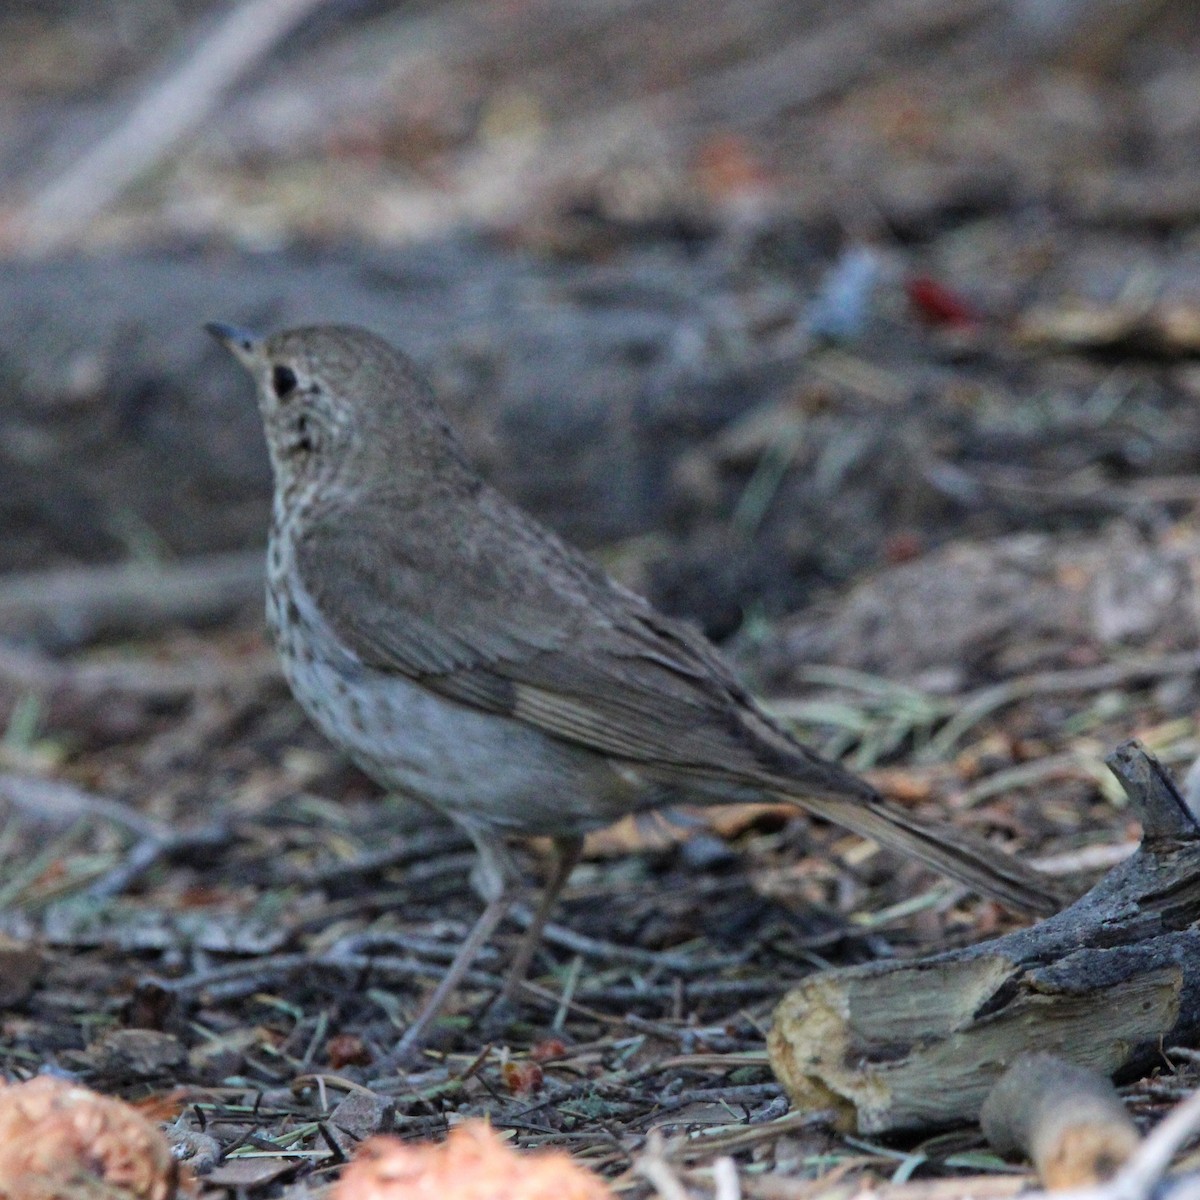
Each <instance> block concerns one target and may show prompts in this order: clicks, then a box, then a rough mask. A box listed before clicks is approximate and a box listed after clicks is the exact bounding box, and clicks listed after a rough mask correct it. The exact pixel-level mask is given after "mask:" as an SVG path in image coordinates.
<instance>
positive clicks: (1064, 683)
mask: <svg viewBox="0 0 1200 1200" xmlns="http://www.w3.org/2000/svg"><path fill="white" fill-rule="evenodd" d="M1198 670H1200V651H1197V650H1187V651H1183V652H1181V653H1179V654H1161V655H1152V656H1143V657H1141V658H1135V659H1131V660H1130V661H1128V662H1123V663H1111V664H1106V665H1105V666H1102V667H1087V668H1083V669H1080V670H1072V671H1043V672H1039V673H1037V674H1034V675H1022V676H1020V677H1019V678H1017V679H1006V680H1005V681H1004V682H1003V683H997V684H994V685H992V686H990V687H985V688H981V689H980V690H979V691H976V692H972V693H970V694H969V695H967V696H964V697H963V698H962V700H961V702H960V705H959V708H958V712H957V713H956V714H955V715H954V716H953V717H952V718H951V719H950V720H949V721H947V722H946V724H945V725H944V726H942V728H941V729H940V730H939V731H938V732H937V734H936V735H935V736H934V737H933V738H931V739H930V742H929V744H928V745H927V746H926V747H925V748H924V750H922V751H921V753H920V755H919V756H918V758H919V760H920V761H922V762H936V761H938V760H939V759H942V758H945V757H947V756H948V755H949V753H950V751H951V750H953V748H954V747H955V746H956V745H957V744H958V742H959V741H960V739H961V738H962V737H963V735H964V734H965V733H966V732H967V731H968V730H969V729H971V728H972V727H973V726H975V725H978V724H979V722H980V721H982V720H984V719H985V718H986V717H989V716H991V714H992V713H994V712H995V711H996V710H997V709H1000V708H1004V707H1006V706H1007V705H1009V704H1014V703H1016V701H1018V700H1027V699H1029V698H1030V697H1032V696H1061V695H1069V694H1071V693H1075V692H1095V691H1101V690H1103V689H1105V688H1114V687H1120V686H1122V685H1124V684H1129V683H1135V682H1137V681H1139V680H1150V679H1161V678H1164V677H1167V676H1171V675H1192V674H1195V672H1196V671H1198Z"/></svg>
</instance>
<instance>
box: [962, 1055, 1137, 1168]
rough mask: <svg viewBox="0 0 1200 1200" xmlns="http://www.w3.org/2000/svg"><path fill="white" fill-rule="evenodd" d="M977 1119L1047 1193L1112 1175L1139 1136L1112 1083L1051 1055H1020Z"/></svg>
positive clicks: (994, 1144)
mask: <svg viewBox="0 0 1200 1200" xmlns="http://www.w3.org/2000/svg"><path fill="white" fill-rule="evenodd" d="M979 1123H980V1124H981V1125H982V1126H983V1133H984V1136H985V1137H986V1138H987V1140H988V1141H989V1142H990V1143H991V1144H992V1147H993V1148H994V1149H995V1150H996V1151H998V1152H999V1153H1000V1154H1013V1153H1019V1154H1022V1155H1024V1156H1025V1157H1026V1158H1028V1159H1029V1160H1030V1161H1031V1162H1032V1163H1033V1165H1034V1167H1035V1168H1036V1169H1037V1173H1038V1175H1039V1177H1040V1178H1041V1180H1042V1183H1043V1184H1044V1185H1045V1186H1046V1187H1047V1188H1049V1189H1051V1190H1054V1189H1058V1188H1071V1187H1086V1186H1088V1185H1089V1184H1095V1183H1102V1182H1103V1181H1104V1180H1106V1179H1111V1178H1112V1176H1113V1175H1114V1174H1116V1172H1117V1170H1118V1169H1119V1168H1120V1167H1121V1166H1122V1165H1123V1164H1124V1163H1125V1162H1126V1160H1127V1159H1128V1158H1129V1157H1130V1155H1132V1154H1133V1152H1134V1150H1136V1149H1137V1146H1138V1143H1139V1141H1140V1138H1139V1136H1138V1131H1137V1126H1135V1125H1134V1123H1133V1120H1132V1119H1131V1118H1130V1116H1129V1114H1128V1113H1127V1112H1126V1111H1125V1106H1124V1104H1122V1103H1121V1097H1120V1096H1118V1095H1117V1090H1116V1088H1114V1087H1113V1085H1112V1081H1111V1080H1110V1079H1109V1078H1108V1077H1107V1076H1105V1075H1101V1074H1100V1073H1099V1072H1097V1071H1092V1070H1089V1069H1088V1068H1086V1067H1081V1066H1078V1065H1076V1064H1075V1063H1070V1062H1067V1061H1066V1060H1065V1059H1062V1058H1059V1057H1057V1056H1056V1055H1054V1054H1024V1055H1022V1056H1021V1057H1020V1058H1018V1059H1017V1060H1016V1062H1014V1063H1013V1065H1012V1066H1011V1067H1009V1068H1008V1070H1007V1071H1005V1072H1004V1074H1003V1075H1001V1076H1000V1079H999V1081H998V1082H997V1083H996V1086H995V1087H994V1088H992V1090H991V1091H990V1092H989V1093H988V1097H987V1099H986V1100H985V1101H984V1102H983V1110H982V1111H981V1112H980V1114H979Z"/></svg>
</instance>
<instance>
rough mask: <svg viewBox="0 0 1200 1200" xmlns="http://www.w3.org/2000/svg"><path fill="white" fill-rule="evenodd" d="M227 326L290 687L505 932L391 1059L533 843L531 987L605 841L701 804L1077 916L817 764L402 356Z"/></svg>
mask: <svg viewBox="0 0 1200 1200" xmlns="http://www.w3.org/2000/svg"><path fill="white" fill-rule="evenodd" d="M207 328H208V330H209V332H210V333H212V334H213V336H214V337H216V338H217V340H218V341H220V342H221V343H222V344H224V345H225V346H226V347H228V349H229V350H230V351H232V353H233V354H234V356H235V357H236V358H237V359H238V360H239V361H240V362H241V363H242V364H243V365H244V366H245V367H246V368H247V369H248V370H249V371H250V373H251V375H253V377H254V379H255V382H256V383H257V385H258V402H259V407H260V409H261V411H262V417H263V423H264V425H265V427H266V435H267V445H268V448H269V450H270V456H271V465H272V468H273V471H274V478H275V500H274V513H273V518H272V522H271V538H270V549H269V551H268V557H267V564H268V571H267V618H268V624H269V626H270V630H271V633H272V636H273V638H274V640H275V644H276V646H277V648H278V650H279V655H280V658H281V659H282V662H283V670H284V673H285V675H286V676H287V679H288V682H289V684H290V685H291V688H292V691H293V692H294V693H295V695H296V698H297V700H299V702H300V704H301V705H302V706H303V708H304V709H305V711H306V712H307V713H308V714H309V716H310V717H311V718H312V719H313V721H315V722H316V724H317V725H318V726H319V727H320V728H321V729H322V730H323V731H324V733H325V734H326V735H327V736H328V737H329V738H330V739H331V740H332V741H333V742H334V743H335V744H337V745H338V746H340V747H341V748H342V749H343V750H345V751H346V752H347V753H348V754H349V755H350V757H351V758H352V759H353V760H354V761H355V762H356V763H358V765H359V766H361V767H362V768H363V770H365V771H366V772H367V774H369V775H371V776H372V777H373V778H375V779H376V780H378V781H379V782H380V783H381V784H383V785H384V786H385V787H387V788H393V789H396V790H398V791H401V792H403V793H406V794H408V795H410V796H415V797H417V798H419V799H420V800H423V801H425V802H426V803H428V804H429V805H431V806H432V807H434V808H436V809H438V810H439V811H440V812H442V813H444V814H446V816H448V817H450V818H451V819H452V820H454V821H456V822H457V823H458V824H459V825H460V826H461V827H462V828H463V829H464V830H465V831H466V832H467V833H468V834H469V835H470V837H471V839H472V841H473V842H474V844H475V846H476V849H477V850H478V854H479V858H478V865H477V867H476V870H475V872H474V876H473V879H474V882H475V885H476V887H477V889H478V891H479V893H480V895H481V896H482V897H483V899H484V901H485V902H486V906H485V908H484V911H483V914H482V915H481V916H480V918H479V920H478V922H477V923H476V925H475V926H474V928H473V929H472V930H471V932H470V934H469V935H468V937H467V938H466V940H465V941H464V943H463V945H462V947H461V949H460V950H459V952H458V954H457V955H456V957H455V959H454V961H453V963H452V964H451V966H450V968H449V970H448V971H447V973H446V976H445V977H444V979H443V980H442V981H441V983H440V984H439V985H438V987H437V988H436V990H435V991H434V993H433V995H432V996H431V997H430V999H429V1001H428V1002H427V1003H426V1005H425V1008H424V1009H423V1010H422V1012H421V1014H420V1015H419V1016H418V1017H417V1019H416V1020H415V1021H414V1022H413V1024H412V1025H411V1026H410V1027H409V1028H408V1030H407V1031H406V1032H405V1034H404V1036H403V1038H402V1039H401V1041H400V1044H399V1045H398V1047H397V1049H396V1052H395V1055H394V1060H396V1061H398V1060H399V1058H400V1057H401V1056H403V1055H404V1054H406V1053H407V1052H409V1051H410V1050H412V1049H413V1048H414V1047H416V1046H418V1045H419V1043H420V1040H421V1038H422V1036H423V1034H424V1032H425V1030H426V1028H427V1027H428V1025H429V1023H430V1022H431V1021H432V1020H433V1019H434V1017H435V1016H436V1015H437V1014H438V1012H439V1010H440V1009H441V1007H442V1005H443V1004H444V1003H445V1000H446V998H447V997H448V995H449V994H450V992H451V990H452V989H453V988H454V987H455V986H456V985H457V983H458V981H459V980H460V979H461V978H462V975H463V974H464V972H465V971H466V970H467V969H468V967H469V966H470V964H471V962H472V960H473V959H474V957H475V955H476V953H477V952H478V950H479V949H480V947H481V946H482V945H483V944H484V943H485V942H486V940H487V939H488V937H489V936H490V935H491V933H492V931H493V930H494V929H495V927H496V925H497V923H498V922H499V921H500V920H501V918H502V917H503V916H504V913H505V912H506V910H507V909H508V907H509V904H510V903H511V896H512V886H513V883H514V881H515V879H516V871H515V870H514V865H513V863H512V860H511V858H510V855H509V852H508V849H507V846H506V839H507V838H508V837H510V836H512V835H517V836H521V837H532V836H544V837H549V838H551V839H553V842H554V845H555V847H556V849H557V867H556V869H555V871H554V873H553V875H552V877H551V879H550V880H549V881H548V883H547V885H546V888H545V890H544V892H543V896H542V900H541V903H540V905H539V908H538V911H537V914H536V919H535V921H534V924H533V925H532V927H531V928H530V929H529V931H528V932H527V934H526V937H525V939H524V941H523V943H522V944H521V947H520V949H519V950H518V953H517V956H516V960H515V962H514V963H513V966H512V969H511V972H510V975H509V985H508V986H509V989H511V988H512V987H513V986H514V985H515V984H517V983H519V982H520V981H521V979H522V977H523V975H524V973H525V971H526V970H527V968H528V966H529V962H530V959H531V956H532V954H533V952H534V949H535V947H536V944H537V942H538V939H539V937H540V932H541V927H542V925H543V924H544V922H545V919H546V915H547V913H548V911H549V909H550V906H551V905H552V904H553V903H554V900H555V898H556V896H557V895H558V892H559V891H560V889H561V888H562V886H563V884H564V883H565V882H566V879H567V876H568V875H569V873H570V871H571V868H572V867H573V866H574V864H575V862H576V861H577V859H578V857H579V852H580V847H581V845H582V840H583V835H584V834H585V833H587V832H588V831H589V830H592V829H597V828H600V827H601V826H604V825H607V824H609V823H611V822H613V821H615V820H617V819H618V818H620V817H622V816H624V815H626V814H627V813H636V812H642V811H646V810H650V809H657V808H661V807H664V806H667V805H669V804H671V803H675V802H678V801H679V800H681V799H686V800H687V801H689V802H692V803H701V804H725V803H729V802H733V801H743V800H755V799H764V798H782V799H784V800H787V801H791V802H793V803H795V804H797V805H799V806H800V807H802V808H804V809H807V810H808V811H809V812H811V813H815V814H816V815H817V816H819V817H823V818H825V819H827V820H829V821H833V822H836V823H837V824H839V825H842V826H844V827H845V828H847V829H850V830H852V831H853V832H855V833H858V834H861V835H862V836H864V837H868V838H873V839H874V840H875V841H877V842H880V843H882V844H883V845H886V846H891V847H894V848H896V849H898V850H901V851H903V852H905V853H907V854H910V855H913V856H914V857H916V858H919V859H921V860H922V861H924V862H926V863H928V864H930V865H931V866H933V867H935V868H937V869H938V870H940V871H943V872H945V873H946V874H947V875H950V876H953V877H954V878H955V879H958V880H961V881H962V882H964V883H966V884H968V885H970V886H971V887H973V888H976V889H978V890H979V891H980V892H983V893H984V894H986V895H989V896H992V897H994V898H996V899H997V900H999V901H1001V902H1003V903H1004V904H1006V905H1008V906H1009V907H1011V908H1015V909H1019V910H1030V911H1036V912H1048V911H1051V910H1053V909H1054V908H1055V907H1056V906H1057V904H1058V897H1057V896H1056V895H1055V891H1054V889H1053V887H1052V886H1051V884H1050V883H1049V881H1048V880H1047V879H1046V878H1045V877H1044V876H1042V875H1040V874H1039V873H1038V872H1036V871H1034V870H1032V869H1030V868H1029V867H1027V866H1025V865H1024V864H1022V863H1020V862H1018V861H1017V860H1015V859H1014V858H1012V857H1010V856H1008V855H1005V854H1003V853H1001V852H1000V851H997V850H994V849H992V848H991V847H990V846H988V845H986V844H985V843H983V842H981V841H977V840H975V839H973V838H969V837H967V836H966V835H964V834H962V833H959V832H957V831H956V830H954V829H951V828H949V827H946V826H942V825H933V824H929V823H926V822H924V821H921V820H919V819H917V818H916V817H914V816H912V815H911V814H909V813H908V812H906V811H905V810H903V809H902V808H899V807H896V806H894V805H892V804H890V803H889V802H888V801H886V800H885V799H884V798H883V797H882V796H880V795H879V793H878V792H876V791H875V790H874V789H873V788H871V787H870V786H869V785H868V784H867V783H865V782H864V781H863V780H861V779H859V778H857V777H856V776H854V775H852V774H850V773H849V772H847V771H845V770H843V769H842V768H841V767H840V766H838V765H837V764H835V763H832V762H827V761H825V760H824V759H822V758H820V757H818V756H817V755H816V754H814V753H813V752H812V751H810V750H808V749H806V748H805V747H804V746H802V745H801V744H800V743H799V742H797V741H796V740H795V739H794V738H793V737H792V736H791V735H790V734H789V733H787V732H786V730H784V729H782V728H781V727H780V726H779V725H778V724H776V722H775V721H773V720H772V719H771V717H770V716H768V715H767V714H766V713H765V712H764V711H763V709H762V708H760V707H759V705H758V704H756V703H755V701H754V699H753V698H752V697H751V696H750V695H749V694H748V693H747V691H746V689H745V688H744V687H743V686H742V685H741V683H739V682H738V680H737V678H736V676H735V675H734V673H733V672H732V671H731V670H730V668H729V666H728V665H727V664H726V663H725V662H724V660H723V659H722V658H721V656H720V654H719V653H718V652H717V651H716V649H714V647H713V646H712V645H711V644H710V643H709V642H708V641H706V640H705V638H704V637H702V636H701V635H700V634H699V633H698V632H696V631H695V630H693V629H692V628H691V627H689V626H688V625H686V624H683V623H681V622H679V621H676V620H672V619H670V618H668V617H665V616H663V615H662V614H660V613H658V612H656V611H655V610H654V608H653V607H651V605H650V604H649V603H648V602H647V601H646V600H644V599H642V598H641V597H640V596H638V595H635V594H634V593H633V592H631V591H629V590H628V589H626V588H624V587H622V586H621V585H620V584H618V583H615V582H614V581H613V580H611V579H610V578H609V577H608V576H607V575H605V574H604V572H603V571H601V570H600V568H599V567H597V566H596V565H595V564H594V563H592V562H591V561H589V560H588V559H587V558H585V557H584V556H583V555H582V554H580V553H579V552H578V551H576V550H574V549H572V548H571V547H570V546H568V545H567V544H566V543H565V542H563V541H562V540H561V539H560V538H559V537H557V536H556V535H555V534H553V533H551V532H550V531H549V530H547V529H545V528H544V527H543V526H541V525H540V524H538V522H537V521H535V520H534V519H533V518H532V517H531V516H529V515H528V514H527V513H526V512H524V511H523V510H522V509H521V508H519V507H517V506H516V505H515V504H512V503H511V502H510V501H508V500H506V499H505V498H504V497H503V496H502V495H501V494H500V493H499V492H497V491H496V490H495V489H494V488H492V487H490V486H489V485H488V484H487V483H485V482H484V481H483V480H482V479H481V478H480V477H479V475H478V474H477V473H476V472H475V470H474V469H473V467H472V466H471V463H470V462H469V461H468V459H467V457H466V455H465V453H464V452H463V449H462V447H461V445H460V444H459V441H458V439H457V437H456V436H455V434H454V432H453V430H452V429H451V428H450V425H449V424H448V422H447V421H446V418H445V417H444V416H443V414H442V412H441V410H440V409H439V408H438V406H437V404H436V402H435V400H434V397H433V394H432V391H431V389H430V387H429V385H428V383H427V382H426V381H425V379H424V378H423V377H422V375H421V374H420V372H419V371H418V370H417V368H416V367H415V366H414V364H413V363H412V362H411V361H410V360H409V359H408V358H406V357H405V356H404V355H403V354H401V353H399V352H398V351H396V350H394V349H393V348H392V347H391V346H389V345H388V344H387V343H386V342H384V341H383V340H381V339H380V338H378V337H376V336H375V335H373V334H371V333H368V332H366V331H365V330H362V329H356V328H351V327H346V326H312V327H309V328H304V329H294V330H290V331H288V332H285V333H279V334H276V335H274V336H272V337H269V338H262V337H259V336H257V335H255V334H251V333H247V332H245V331H243V330H240V329H237V328H235V327H233V326H229V325H218V324H213V325H209V326H207Z"/></svg>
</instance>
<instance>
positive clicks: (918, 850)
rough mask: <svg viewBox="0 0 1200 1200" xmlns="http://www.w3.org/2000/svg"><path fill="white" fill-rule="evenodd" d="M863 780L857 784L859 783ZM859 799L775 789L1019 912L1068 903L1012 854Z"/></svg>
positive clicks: (872, 798) (1042, 911) (875, 799)
mask: <svg viewBox="0 0 1200 1200" xmlns="http://www.w3.org/2000/svg"><path fill="white" fill-rule="evenodd" d="M859 782H861V781H859ZM862 790H863V793H865V794H864V795H863V796H862V798H858V797H855V798H851V797H848V796H844V795H836V796H830V795H813V794H812V793H811V792H804V793H801V792H800V791H799V790H797V791H796V792H795V793H793V792H791V791H790V790H788V791H784V790H782V789H780V790H779V793H778V794H779V795H780V797H781V798H782V799H784V800H787V801H789V802H791V803H793V804H797V805H799V806H800V807H801V808H805V809H807V810H808V811H809V812H811V813H813V814H815V815H816V816H818V817H822V818H824V819H825V820H828V821H832V822H834V824H837V825H841V826H842V827H843V828H845V829H849V830H850V831H851V832H852V833H857V834H859V835H860V836H862V837H866V838H870V839H871V840H872V841H875V842H879V843H880V844H881V845H884V846H889V847H891V848H892V849H895V850H899V851H900V852H901V853H904V854H909V855H912V856H913V857H914V858H919V859H920V860H921V861H922V862H925V863H928V864H929V866H931V867H933V868H934V869H935V870H937V871H941V872H943V873H944V874H946V875H949V876H950V877H951V878H953V879H957V880H958V881H959V882H960V883H965V884H966V885H967V886H968V887H970V888H973V889H975V890H976V891H978V892H981V893H982V894H983V895H985V896H989V897H991V898H992V899H993V900H998V901H999V902H1000V903H1001V904H1004V905H1005V906H1006V907H1008V908H1011V909H1015V910H1016V911H1017V912H1027V913H1034V914H1037V915H1039V916H1045V915H1047V914H1049V913H1052V912H1056V911H1057V910H1058V909H1060V908H1061V907H1062V906H1063V904H1064V903H1065V902H1066V897H1065V896H1064V895H1063V894H1062V893H1061V892H1060V890H1059V888H1058V887H1057V883H1056V881H1054V880H1051V879H1050V878H1049V877H1048V876H1046V875H1045V874H1043V873H1042V872H1041V871H1037V870H1034V869H1033V868H1032V867H1028V866H1026V865H1025V864H1024V863H1023V862H1021V861H1020V860H1019V859H1017V858H1014V857H1013V856H1012V855H1011V854H1005V853H1004V852H1003V851H1000V850H996V849H994V848H993V847H992V846H989V845H988V844H987V843H986V842H983V841H981V840H980V839H978V838H974V837H971V836H970V835H968V834H965V833H962V832H960V831H959V830H957V829H954V828H952V827H950V826H948V825H944V824H931V823H928V822H925V821H922V820H921V819H920V818H918V817H915V816H913V815H912V814H911V813H909V812H907V811H905V810H904V809H903V808H900V807H898V806H897V805H895V804H892V803H890V802H889V801H887V800H885V799H884V798H883V797H882V796H880V795H878V793H874V792H868V789H867V786H866V785H865V784H862Z"/></svg>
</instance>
